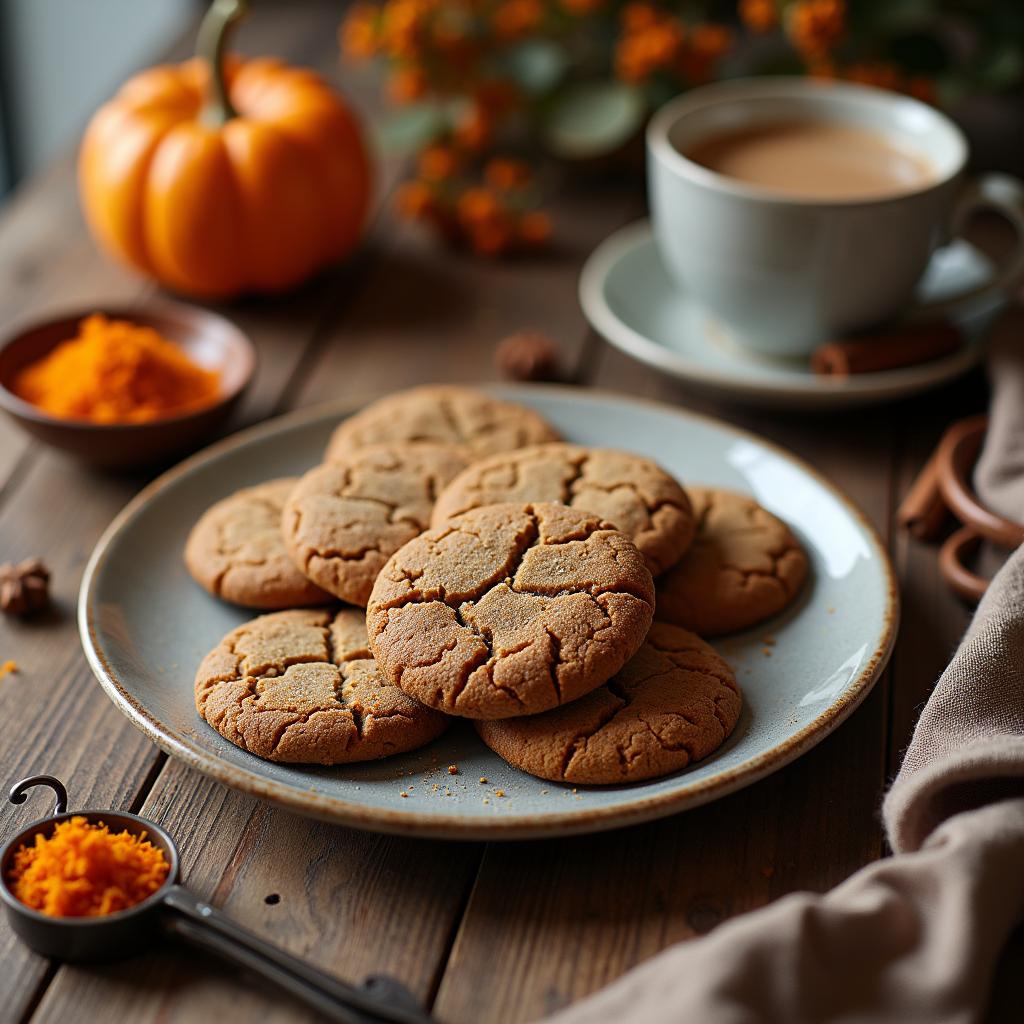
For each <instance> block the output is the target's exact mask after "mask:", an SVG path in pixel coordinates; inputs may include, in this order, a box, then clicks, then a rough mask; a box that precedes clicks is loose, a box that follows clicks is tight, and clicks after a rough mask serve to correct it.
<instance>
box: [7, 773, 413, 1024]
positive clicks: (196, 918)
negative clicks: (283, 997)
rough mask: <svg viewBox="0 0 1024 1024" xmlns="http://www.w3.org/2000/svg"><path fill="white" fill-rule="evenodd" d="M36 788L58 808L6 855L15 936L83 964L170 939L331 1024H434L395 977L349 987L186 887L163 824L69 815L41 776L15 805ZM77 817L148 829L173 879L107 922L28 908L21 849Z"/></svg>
mask: <svg viewBox="0 0 1024 1024" xmlns="http://www.w3.org/2000/svg"><path fill="white" fill-rule="evenodd" d="M33 786H49V787H50V789H52V790H53V792H54V793H55V794H56V798H57V799H56V803H55V804H54V808H53V813H52V814H51V815H50V816H49V817H48V818H43V819H42V820H40V821H37V822H35V823H34V824H32V825H29V826H28V827H27V828H25V829H22V831H21V832H19V833H18V834H17V835H16V836H14V838H13V839H10V840H8V842H7V843H6V844H5V845H4V847H3V849H2V850H0V899H2V900H3V903H4V906H5V907H6V910H7V917H8V920H9V921H10V923H11V927H12V928H13V929H14V931H15V933H16V934H17V935H18V937H19V938H20V939H21V940H22V941H23V942H25V944H26V945H28V946H30V947H31V948H32V949H34V950H35V951H36V952H37V953H41V954H42V955H43V956H48V957H55V958H57V959H59V960H68V961H74V962H77V963H86V962H93V963H95V962H102V961H110V960H121V959H124V958H126V957H129V956H133V955H134V954H135V953H138V952H139V951H141V950H142V949H145V948H146V947H147V946H149V945H151V944H152V943H153V942H155V941H156V939H157V938H158V937H159V936H161V935H168V934H169V935H173V936H176V937H178V938H181V939H185V940H187V941H188V942H191V943H193V944H195V945H197V946H200V947H202V948H203V949H205V950H208V951H209V952H211V953H215V954H217V955H218V956H220V957H223V958H224V959H225V960H230V961H232V962H233V963H235V964H237V965H238V966H240V967H243V968H247V969H248V970H250V971H254V972H255V973H257V974H260V975H262V976H263V977H264V978H266V979H267V980H268V981H270V982H273V983H274V984H275V985H278V986H280V987H281V988H283V989H285V990H287V991H288V992H290V993H291V994H292V995H294V996H296V997H298V998H299V999H301V1000H303V1001H304V1002H305V1003H307V1004H308V1005H309V1006H311V1007H313V1008H314V1009H316V1010H317V1011H319V1012H320V1013H321V1014H323V1015H324V1016H325V1017H328V1018H329V1019H331V1020H336V1021H342V1022H343V1024H377V1022H379V1021H387V1022H389V1024H432V1022H433V1018H432V1017H430V1015H429V1014H426V1013H424V1012H423V1011H422V1010H421V1009H420V1008H419V1005H418V1004H417V1002H416V999H415V997H414V996H413V995H412V993H410V992H409V991H408V990H407V989H405V988H404V987H403V986H402V985H401V984H400V983H399V982H397V981H396V980H395V979H394V978H389V977H386V976H382V975H375V976H373V977H370V978H368V979H367V980H366V982H364V984H363V985H362V986H361V987H359V988H356V987H354V986H352V985H346V984H345V983H344V982H342V981H338V980H337V979H336V978H333V977H331V976H330V975H329V974H325V973H324V972H323V971H319V970H317V969H316V968H315V967H312V966H311V965H309V964H307V963H305V962H304V961H302V960H300V959H299V958H298V957H295V956H292V955H291V954H290V953H286V952H284V950H281V949H278V948H277V947H276V946H273V945H271V944H270V943H269V942H265V941H264V940H263V939H261V938H259V937H258V936H256V935H253V934H252V932H250V931H247V930H246V929H244V928H242V927H241V926H240V925H238V924H236V923H235V922H234V921H232V920H231V918H229V917H228V916H227V915H226V914H222V913H221V912H220V911H219V910H215V909H214V908H213V907H211V906H210V905H209V904H208V903H205V902H203V900H201V899H200V898H199V897H198V896H196V895H195V893H192V892H190V891H189V890H188V889H186V888H185V887H184V886H182V885H179V884H178V872H179V868H180V864H179V859H178V850H177V847H176V846H175V845H174V840H173V839H171V837H170V836H169V835H168V834H167V833H166V832H165V831H164V830H163V829H162V828H161V827H160V826H159V825H156V824H154V823H153V822H152V821H147V820H146V819H145V818H140V817H139V816H138V815H135V814H122V813H118V812H112V811H74V812H69V811H68V792H67V790H66V789H65V788H64V785H63V783H62V782H61V781H60V780H59V779H55V778H54V777H53V776H52V775H33V776H32V777H31V778H28V779H22V780H21V781H20V782H16V783H15V784H14V785H13V786H12V787H11V790H10V793H9V797H10V800H11V803H15V804H22V803H24V802H25V799H26V794H27V792H28V790H29V789H31V788H32V787H33ZM73 817H82V818H85V819H86V820H87V821H88V822H89V823H90V824H96V823H98V822H100V821H102V822H103V823H104V824H105V825H107V826H108V827H109V828H110V830H111V831H113V832H120V831H123V830H127V831H128V832H131V833H133V834H135V835H138V834H139V833H140V832H145V833H146V838H147V839H148V840H149V841H150V842H151V843H152V844H153V845H154V846H155V847H157V848H158V849H159V850H161V851H162V853H163V855H164V858H165V859H166V861H167V863H168V865H169V866H170V870H169V871H168V873H167V880H166V881H165V882H164V884H163V885H162V886H161V887H160V888H159V889H157V891H156V892H155V893H153V895H152V896H149V897H147V898H146V899H144V900H143V901H142V902H141V903H136V904H135V906H132V907H128V908H127V909H125V910H119V911H117V912H115V913H113V914H106V915H104V916H102V917H50V916H48V915H46V914H40V913H39V912H38V911H37V910H33V909H32V908H31V907H28V906H26V905H25V904H24V903H22V902H21V900H19V899H18V898H17V897H16V896H15V895H14V893H13V892H11V890H10V888H9V887H8V884H7V878H8V875H9V873H10V869H11V866H12V863H13V860H14V854H15V851H17V850H19V849H20V848H21V847H22V846H23V845H25V844H29V843H32V842H34V840H35V837H36V835H38V834H39V833H40V832H42V833H50V832H52V830H53V828H54V826H55V825H56V824H57V823H58V822H60V821H66V820H68V819H69V818H73Z"/></svg>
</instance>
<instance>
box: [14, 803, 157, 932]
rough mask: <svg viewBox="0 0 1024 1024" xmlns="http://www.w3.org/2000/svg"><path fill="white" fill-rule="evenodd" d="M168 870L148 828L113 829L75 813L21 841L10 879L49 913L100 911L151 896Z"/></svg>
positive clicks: (22, 896) (24, 897) (23, 896)
mask: <svg viewBox="0 0 1024 1024" xmlns="http://www.w3.org/2000/svg"><path fill="white" fill-rule="evenodd" d="M169 870H170V865H169V864H168V863H167V861H166V859H165V858H164V855H163V852H162V851H161V850H159V849H158V848H157V847H155V846H154V845H153V844H152V843H150V842H149V841H148V840H147V839H146V834H145V832H143V833H140V834H139V835H134V834H132V833H131V832H127V831H125V832H118V833H116V834H115V833H113V832H111V831H110V829H109V828H107V826H106V825H104V824H103V823H102V822H100V823H99V824H96V825H92V824H90V823H89V822H88V821H87V820H86V819H85V818H83V817H80V816H78V815H76V816H75V817H73V818H69V819H67V820H66V821H62V822H59V823H58V824H57V826H56V827H55V828H54V830H53V834H52V835H50V836H46V835H43V834H38V835H37V836H36V837H35V842H34V843H33V844H32V845H30V846H29V845H25V846H21V847H20V848H19V849H18V850H17V852H16V853H15V854H14V866H13V867H12V868H11V871H10V874H9V875H8V879H7V882H8V885H9V886H10V888H11V891H12V892H13V893H14V895H15V896H16V897H17V898H18V899H19V900H21V902H22V903H24V904H25V905H26V906H29V907H31V908H32V909H33V910H38V911H39V912H40V913H43V914H48V915H49V916H50V917H100V916H102V915H104V914H113V913H114V912H115V911H118V910H124V909H125V908H126V907H131V906H134V905H135V904H136V903H140V902H141V901H142V900H144V899H146V897H147V896H151V895H152V894H153V893H154V892H156V891H157V889H159V888H160V886H161V885H163V884H164V882H165V881H166V879H167V872H168V871H169Z"/></svg>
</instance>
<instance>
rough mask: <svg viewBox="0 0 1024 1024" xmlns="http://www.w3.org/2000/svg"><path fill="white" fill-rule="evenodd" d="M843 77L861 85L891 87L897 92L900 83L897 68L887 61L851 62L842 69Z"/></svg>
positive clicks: (880, 87)
mask: <svg viewBox="0 0 1024 1024" xmlns="http://www.w3.org/2000/svg"><path fill="white" fill-rule="evenodd" d="M843 78H847V79H849V80H850V81H851V82H859V83H860V84H861V85H873V86H875V87H876V88H878V89H891V90H892V91H894V92H898V91H899V89H900V85H901V84H902V83H901V81H900V79H901V76H900V72H899V68H897V67H896V65H895V64H890V63H889V62H888V61H881V60H877V61H864V62H862V63H860V64H851V65H850V66H849V67H847V68H846V69H845V70H844V71H843Z"/></svg>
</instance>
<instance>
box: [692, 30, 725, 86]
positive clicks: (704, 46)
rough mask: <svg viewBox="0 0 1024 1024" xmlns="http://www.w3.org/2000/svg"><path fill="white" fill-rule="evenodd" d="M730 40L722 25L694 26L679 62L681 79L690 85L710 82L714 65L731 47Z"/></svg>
mask: <svg viewBox="0 0 1024 1024" xmlns="http://www.w3.org/2000/svg"><path fill="white" fill-rule="evenodd" d="M732 38H733V37H732V33H731V32H730V31H729V29H727V28H726V27H725V26H724V25H709V24H706V25H695V26H694V27H693V29H692V30H691V32H690V39H689V44H688V45H687V47H686V49H685V51H684V53H683V55H682V57H681V59H680V61H679V71H680V74H681V75H682V77H683V79H684V80H685V81H687V82H689V83H690V84H691V85H702V84H703V83H704V82H708V81H710V80H711V78H712V77H713V74H714V70H715V64H716V63H717V62H718V61H719V59H721V57H722V56H723V55H724V54H725V53H726V52H727V51H728V49H729V47H730V46H731V45H732Z"/></svg>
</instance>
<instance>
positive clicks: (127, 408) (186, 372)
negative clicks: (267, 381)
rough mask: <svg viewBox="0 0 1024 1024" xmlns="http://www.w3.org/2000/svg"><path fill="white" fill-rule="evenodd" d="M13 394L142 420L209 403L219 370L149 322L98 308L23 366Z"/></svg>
mask: <svg viewBox="0 0 1024 1024" xmlns="http://www.w3.org/2000/svg"><path fill="white" fill-rule="evenodd" d="M14 393H15V394H16V395H18V397H19V398H23V399H25V401H27V402H31V403H32V404H33V405H35V406H38V407H39V408H40V409H42V410H44V411H45V412H48V413H50V414H51V415H53V416H57V417H60V418H61V419H74V420H91V421H93V422H95V423H141V422H145V421H147V420H154V419H159V418H161V417H165V416H173V415H179V414H181V413H184V412H189V411H191V410H193V409H197V408H201V407H202V406H205V405H209V404H211V403H212V402H213V401H215V400H216V399H217V397H218V396H219V394H220V376H219V374H217V373H216V372H213V371H210V370H204V369H203V368H202V367H200V366H197V365H196V364H195V363H194V362H192V360H191V359H189V357H188V356H187V355H185V353H184V352H183V351H182V350H181V349H180V348H179V347H178V346H177V345H175V344H174V343H173V342H171V341H168V340H167V339H166V338H164V337H162V336H161V335H160V334H159V333H157V332H156V331H155V330H153V328H151V327H142V326H139V325H138V324H133V323H131V322H129V321H127V320H108V319H107V317H105V316H103V314H102V313H95V314H93V315H92V316H89V317H86V318H85V319H84V320H83V321H82V322H81V323H80V324H79V327H78V334H77V335H76V336H75V337H74V338H71V339H69V340H68V341H64V342H61V344H59V345H58V346H57V347H56V348H55V349H54V350H53V351H52V352H50V353H49V354H48V355H46V356H44V357H43V358H42V359H40V360H38V361H37V362H34V363H31V364H30V365H29V366H27V367H25V369H23V370H22V371H21V372H20V373H19V374H18V375H17V376H16V377H15V379H14Z"/></svg>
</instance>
